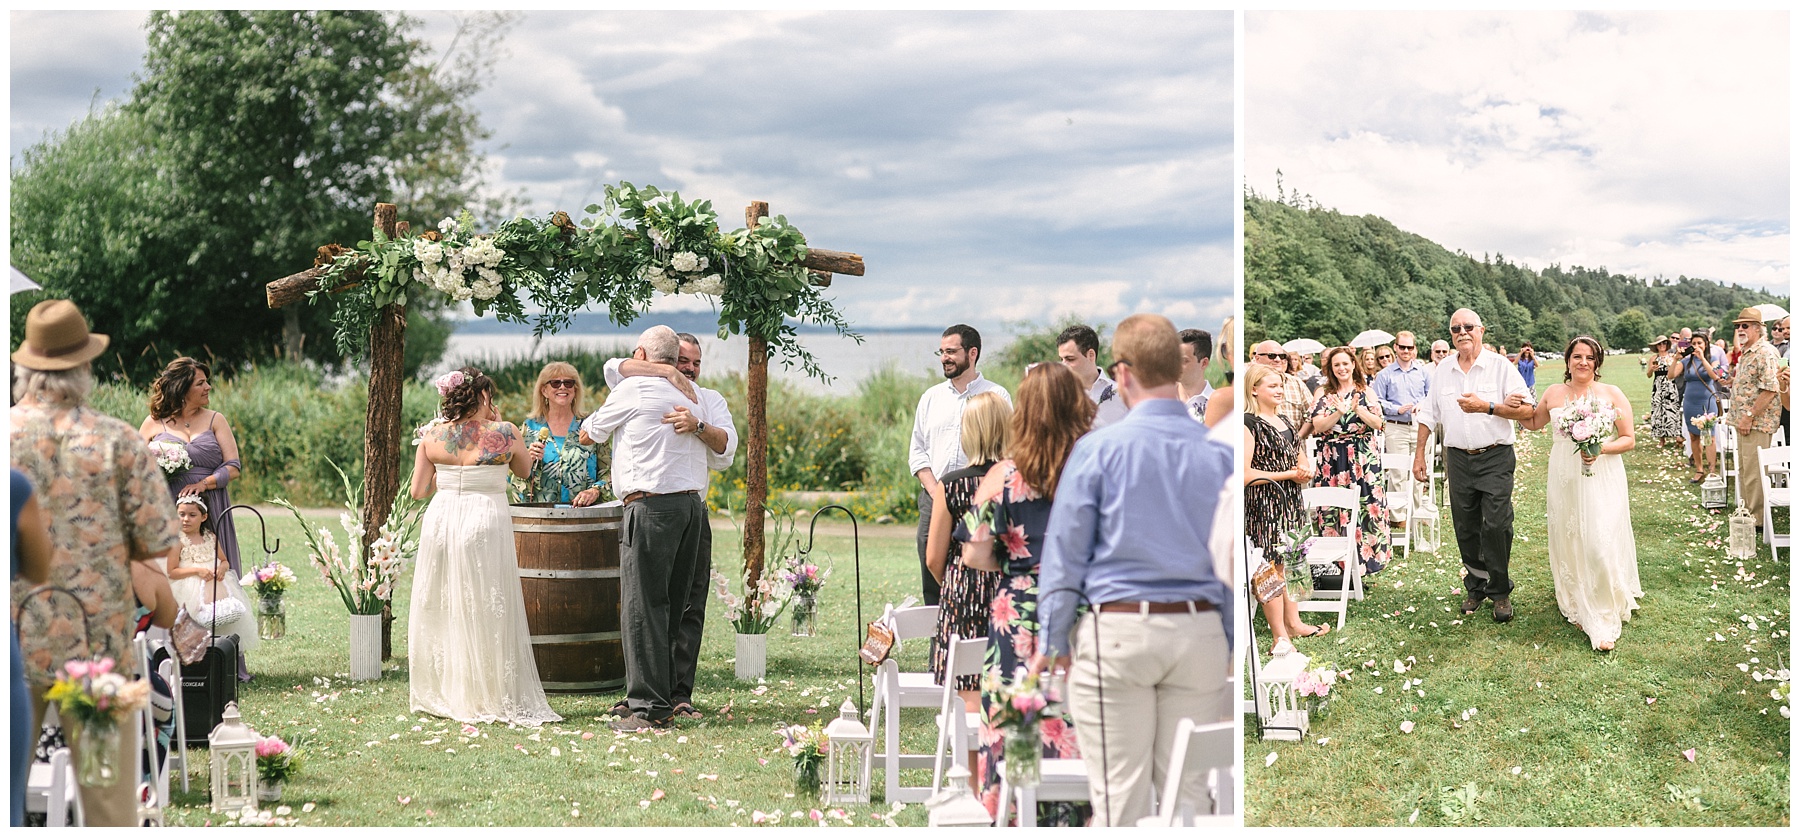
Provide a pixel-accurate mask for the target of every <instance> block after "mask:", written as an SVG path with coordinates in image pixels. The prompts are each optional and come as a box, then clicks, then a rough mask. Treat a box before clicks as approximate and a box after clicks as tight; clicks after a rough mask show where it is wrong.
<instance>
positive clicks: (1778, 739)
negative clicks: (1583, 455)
mask: <svg viewBox="0 0 1800 837" xmlns="http://www.w3.org/2000/svg"><path fill="white" fill-rule="evenodd" d="M1562 371H1563V370H1562V366H1561V364H1560V363H1552V364H1546V365H1545V366H1544V367H1543V368H1541V369H1540V370H1539V371H1538V376H1537V377H1538V390H1539V392H1540V393H1541V392H1542V391H1543V390H1544V389H1545V388H1547V387H1548V386H1549V385H1550V384H1551V383H1554V382H1557V381H1560V380H1561V379H1562ZM1601 373H1602V375H1603V376H1604V380H1605V381H1607V382H1610V383H1614V384H1618V385H1619V386H1621V387H1622V388H1624V390H1625V393H1626V395H1627V397H1629V398H1630V399H1631V403H1632V408H1633V411H1634V412H1635V413H1636V414H1637V419H1638V420H1639V424H1640V430H1639V432H1640V434H1642V435H1639V437H1638V446H1637V449H1636V450H1635V451H1633V452H1631V453H1630V454H1628V455H1627V457H1626V461H1625V467H1626V471H1627V475H1628V478H1629V480H1630V483H1631V510H1632V525H1633V530H1634V531H1633V535H1634V536H1635V538H1636V539H1637V548H1638V567H1639V572H1640V574H1641V577H1642V583H1643V588H1644V593H1645V595H1644V598H1643V599H1642V600H1641V604H1642V610H1639V611H1638V612H1637V613H1636V614H1635V615H1634V617H1633V618H1632V620H1631V621H1630V622H1627V623H1626V625H1625V631H1624V636H1623V637H1621V639H1620V640H1619V643H1618V648H1617V650H1615V651H1613V652H1612V653H1610V654H1600V653H1596V652H1594V651H1593V650H1591V648H1590V647H1589V644H1588V640H1587V637H1586V635H1585V634H1582V633H1581V632H1580V631H1578V630H1577V629H1576V628H1575V627H1574V626H1572V625H1570V624H1568V623H1567V622H1566V621H1565V620H1564V619H1563V618H1562V617H1561V615H1560V614H1559V613H1558V611H1557V608H1556V599H1555V594H1554V592H1553V590H1552V587H1551V580H1550V572H1549V566H1548V563H1549V559H1548V556H1547V554H1546V552H1545V546H1544V544H1545V521H1544V507H1545V496H1544V474H1545V467H1546V461H1547V456H1548V453H1549V449H1550V438H1549V431H1548V430H1545V431H1540V432H1536V433H1522V434H1521V440H1520V441H1521V444H1520V447H1519V470H1518V484H1517V490H1516V493H1515V495H1514V501H1515V503H1516V508H1517V515H1516V523H1515V529H1516V533H1517V540H1516V541H1515V542H1514V544H1513V553H1512V565H1511V572H1512V576H1513V579H1514V584H1515V590H1514V593H1513V596H1512V601H1513V607H1514V611H1515V616H1514V618H1513V621H1512V622H1511V623H1509V624H1505V625H1501V624H1496V623H1495V622H1494V621H1493V617H1492V610H1491V604H1487V605H1485V606H1484V607H1483V608H1482V610H1481V611H1480V612H1478V613H1477V614H1476V615H1475V616H1474V617H1471V618H1469V619H1467V620H1465V619H1463V618H1461V614H1460V613H1458V612H1457V611H1456V608H1457V606H1458V605H1459V604H1460V602H1461V599H1462V585H1461V581H1460V573H1461V561H1460V559H1459V558H1458V557H1457V553H1456V548H1455V542H1454V539H1453V537H1452V536H1451V534H1450V521H1449V512H1448V510H1447V509H1446V510H1445V511H1444V513H1443V516H1442V518H1441V520H1442V523H1441V526H1442V531H1443V533H1444V535H1443V538H1442V539H1443V541H1444V542H1445V545H1444V547H1443V548H1441V549H1440V550H1439V552H1438V553H1437V554H1432V553H1418V554H1413V553H1410V552H1408V553H1407V554H1406V556H1405V557H1404V558H1403V559H1399V560H1396V561H1394V562H1393V563H1392V564H1391V565H1390V566H1389V567H1388V568H1387V569H1386V570H1384V571H1383V572H1382V573H1380V574H1379V575H1376V576H1372V577H1370V578H1369V585H1368V591H1369V595H1368V598H1367V599H1366V600H1364V601H1361V602H1353V603H1351V605H1350V617H1349V620H1348V621H1347V622H1346V624H1345V629H1344V630H1343V631H1342V632H1341V633H1340V632H1336V631H1334V632H1333V633H1332V634H1330V635H1329V636H1328V637H1325V638H1321V639H1317V640H1301V641H1299V642H1298V643H1297V644H1298V646H1299V649H1300V650H1301V651H1302V652H1303V653H1306V654H1308V655H1309V656H1311V657H1312V660H1313V663H1314V664H1315V665H1319V664H1324V665H1331V666H1333V667H1335V668H1336V669H1338V670H1340V671H1343V672H1348V674H1347V675H1345V677H1344V678H1340V680H1339V682H1338V685H1337V686H1336V687H1335V688H1334V692H1335V693H1336V695H1337V698H1336V700H1335V702H1334V703H1333V705H1332V707H1331V712H1330V715H1329V717H1327V718H1325V719H1323V720H1315V721H1314V722H1313V724H1312V728H1311V730H1310V732H1309V734H1308V735H1307V737H1306V739H1305V740H1304V741H1302V742H1264V741H1260V740H1258V739H1257V737H1256V730H1255V721H1254V718H1246V730H1245V733H1246V734H1245V739H1244V764H1245V770H1246V787H1245V793H1244V796H1245V822H1246V824H1249V825H1283V826H1306V825H1315V826H1316V825H1345V826H1347V825H1359V826H1377V825H1404V824H1409V823H1410V824H1416V825H1421V826H1431V825H1435V826H1444V825H1611V826H1618V825H1686V826H1703V825H1761V826H1783V827H1785V826H1787V825H1788V823H1789V795H1788V792H1789V779H1788V776H1789V765H1788V744H1789V722H1788V720H1787V719H1785V718H1783V717H1782V716H1781V715H1780V714H1779V713H1778V711H1777V707H1778V704H1777V703H1776V702H1775V701H1774V700H1771V698H1770V695H1769V692H1770V688H1771V687H1772V686H1773V685H1774V684H1773V683H1772V682H1771V681H1770V680H1769V679H1764V680H1761V681H1759V680H1758V679H1756V677H1755V675H1758V674H1760V675H1762V676H1764V677H1765V678H1768V677H1772V675H1773V672H1774V671H1775V670H1777V669H1786V668H1787V667H1788V666H1789V665H1790V664H1791V657H1790V654H1789V648H1790V637H1789V625H1790V615H1791V614H1790V609H1789V574H1788V571H1789V567H1788V564H1787V563H1786V562H1785V561H1783V562H1776V561H1773V560H1772V559H1771V557H1770V555H1769V551H1768V548H1767V547H1766V546H1765V547H1763V549H1762V551H1761V553H1760V555H1759V556H1758V557H1757V558H1756V559H1754V560H1751V561H1749V562H1747V563H1737V562H1734V561H1730V560H1727V559H1726V556H1725V537H1726V531H1727V528H1726V524H1725V520H1726V518H1725V517H1724V516H1723V515H1718V514H1711V513H1708V512H1707V511H1706V510H1704V509H1702V508H1700V506H1699V490H1698V488H1697V487H1694V486H1690V485H1689V484H1688V483H1687V476H1688V475H1689V474H1690V473H1691V471H1688V470H1686V468H1685V466H1686V457H1685V455H1684V454H1681V453H1679V452H1676V451H1674V450H1670V451H1666V452H1665V451H1661V450H1658V447H1657V443H1656V440H1655V439H1653V438H1651V437H1649V436H1648V429H1647V427H1645V426H1644V425H1643V420H1644V417H1645V415H1646V414H1647V413H1648V411H1649V403H1650V402H1649V382H1648V381H1647V380H1646V379H1645V378H1644V376H1643V373H1642V371H1641V368H1640V367H1639V366H1638V364H1637V358H1636V357H1633V356H1623V357H1612V358H1608V359H1607V362H1606V364H1605V366H1604V367H1603V368H1602V370H1601ZM1442 502H1443V501H1442V500H1441V499H1440V504H1442ZM1777 525H1783V526H1785V523H1783V522H1782V521H1781V520H1780V519H1779V518H1778V520H1777ZM1620 534H1621V537H1623V536H1624V533H1620ZM1307 615H1308V616H1310V617H1312V618H1311V619H1310V620H1309V621H1313V622H1317V621H1319V619H1320V615H1319V614H1316V613H1312V614H1307ZM1257 628H1258V633H1259V637H1260V639H1261V645H1262V647H1261V649H1260V650H1261V651H1262V652H1263V653H1265V654H1266V653H1267V651H1268V634H1267V632H1266V626H1265V625H1264V624H1263V623H1262V621H1261V619H1260V617H1259V618H1258V621H1257ZM1397 664H1398V665H1400V666H1401V667H1402V668H1404V669H1405V671H1404V672H1403V673H1397V672H1396V670H1395V667H1396V665H1397ZM1405 721H1411V722H1412V723H1413V727H1412V731H1411V732H1410V733H1404V732H1402V730H1401V724H1402V722H1405ZM1270 759H1273V761H1272V762H1271V761H1269V760H1270Z"/></svg>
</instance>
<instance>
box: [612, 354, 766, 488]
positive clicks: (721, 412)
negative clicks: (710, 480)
mask: <svg viewBox="0 0 1800 837" xmlns="http://www.w3.org/2000/svg"><path fill="white" fill-rule="evenodd" d="M624 364H625V359H624V358H620V357H615V358H613V359H612V360H609V361H607V362H606V367H605V370H604V372H605V375H606V388H607V389H618V388H619V382H620V381H623V380H625V376H624V374H623V373H621V372H620V371H619V370H621V369H623V368H624ZM694 393H695V394H696V395H698V396H700V404H699V406H698V407H695V406H694V405H693V404H692V403H690V402H689V401H688V400H687V399H686V398H685V397H684V398H682V399H681V401H680V402H679V403H678V404H677V405H676V406H681V407H687V408H688V409H689V410H692V411H693V412H694V415H695V416H696V417H698V418H699V419H700V420H701V421H703V422H706V424H707V426H709V427H717V428H719V429H720V430H723V431H725V450H724V452H722V453H713V449H712V447H711V446H710V445H709V446H707V448H706V467H708V468H711V469H713V470H714V471H723V470H725V469H726V468H730V467H731V460H732V459H733V458H734V457H736V456H737V446H738V434H737V427H736V426H735V425H733V424H732V421H731V407H730V406H728V405H727V404H726V403H725V396H723V395H720V394H718V393H717V392H714V391H712V390H710V389H707V388H706V387H703V386H700V385H699V384H698V383H696V384H694ZM701 444H703V445H704V444H706V443H705V442H702V443H701Z"/></svg>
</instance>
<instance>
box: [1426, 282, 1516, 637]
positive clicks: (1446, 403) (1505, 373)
mask: <svg viewBox="0 0 1800 837" xmlns="http://www.w3.org/2000/svg"><path fill="white" fill-rule="evenodd" d="M1485 331H1486V328H1485V327H1483V326H1482V324H1481V317H1480V316H1479V315H1477V314H1476V313H1475V312H1474V311H1470V310H1469V309H1467V308H1461V309H1458V310H1457V311H1456V313H1454V314H1451V315H1450V339H1451V341H1452V342H1454V343H1455V344H1456V354H1455V355H1452V356H1451V357H1448V358H1445V359H1444V360H1443V361H1441V362H1439V363H1438V365H1437V368H1436V369H1435V370H1433V372H1432V376H1431V391H1430V393H1429V394H1428V395H1427V396H1426V397H1425V399H1424V400H1423V401H1421V402H1420V403H1419V409H1418V411H1417V413H1418V419H1417V424H1416V427H1417V431H1416V432H1417V438H1416V440H1415V441H1416V443H1417V444H1416V446H1415V449H1414V453H1413V478H1414V479H1416V480H1418V481H1420V482H1424V481H1425V480H1427V479H1430V478H1431V474H1430V473H1429V472H1428V471H1427V469H1426V466H1425V446H1426V445H1427V444H1429V443H1430V440H1431V430H1432V428H1433V427H1438V428H1440V429H1441V430H1442V431H1443V439H1444V472H1445V476H1446V478H1447V483H1448V486H1449V495H1450V520H1451V523H1453V524H1454V525H1455V527H1456V546H1457V549H1458V550H1459V551H1460V552H1461V553H1462V562H1463V568H1464V569H1465V570H1467V574H1466V575H1464V576H1463V590H1464V591H1465V592H1466V596H1465V597H1464V598H1463V603H1462V614H1463V615H1464V616H1470V615H1473V614H1474V613H1475V611H1476V610H1479V609H1480V608H1481V600H1482V599H1492V600H1493V601H1494V621H1495V622H1509V621H1511V620H1512V617H1513V611H1512V588H1513V584H1512V577H1511V576H1510V575H1508V574H1507V567H1508V565H1509V564H1510V563H1511V561H1512V541H1513V503H1512V493H1513V473H1514V470H1515V469H1516V468H1517V466H1518V459H1517V457H1516V456H1515V455H1514V453H1513V442H1514V440H1515V435H1514V429H1513V422H1514V421H1524V420H1526V419H1529V418H1531V416H1532V413H1533V411H1534V404H1535V401H1534V399H1533V398H1532V393H1531V389H1530V388H1529V387H1527V386H1525V379H1524V378H1521V377H1519V368H1518V367H1517V366H1514V365H1513V364H1511V363H1509V362H1507V360H1506V356H1505V355H1501V354H1497V353H1495V352H1489V351H1485V350H1483V349H1482V344H1481V337H1482V334H1483V332H1485Z"/></svg>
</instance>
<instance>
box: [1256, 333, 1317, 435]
mask: <svg viewBox="0 0 1800 837" xmlns="http://www.w3.org/2000/svg"><path fill="white" fill-rule="evenodd" d="M1251 352H1252V357H1251V358H1250V360H1251V362H1253V363H1260V364H1262V365H1264V366H1267V367H1269V368H1270V369H1273V370H1275V371H1276V372H1278V373H1280V374H1281V404H1280V406H1278V407H1276V408H1275V409H1276V412H1278V413H1280V414H1281V416H1282V417H1283V418H1285V419H1287V420H1288V424H1289V425H1292V426H1293V428H1294V438H1296V439H1304V438H1306V436H1307V435H1308V432H1309V430H1310V428H1311V425H1312V422H1310V421H1307V420H1306V417H1307V414H1308V413H1310V412H1311V411H1312V393H1311V392H1310V391H1308V390H1307V388H1306V383H1305V382H1304V381H1302V380H1300V378H1299V376H1297V375H1290V374H1288V371H1287V368H1288V353H1287V352H1286V351H1285V350H1283V349H1282V348H1281V344H1280V343H1277V342H1275V341H1273V340H1264V341H1262V342H1261V343H1258V344H1256V346H1255V348H1253V349H1251Z"/></svg>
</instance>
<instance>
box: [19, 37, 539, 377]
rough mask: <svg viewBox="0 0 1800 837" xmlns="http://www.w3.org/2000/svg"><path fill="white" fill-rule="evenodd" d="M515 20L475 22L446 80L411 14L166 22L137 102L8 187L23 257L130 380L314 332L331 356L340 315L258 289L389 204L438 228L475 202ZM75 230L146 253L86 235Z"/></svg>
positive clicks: (47, 146)
mask: <svg viewBox="0 0 1800 837" xmlns="http://www.w3.org/2000/svg"><path fill="white" fill-rule="evenodd" d="M508 23H509V19H508V18H505V17H488V18H477V19H470V20H468V21H465V28H466V29H467V30H468V31H467V32H466V34H467V35H468V37H467V39H466V41H464V42H465V43H467V44H470V45H471V48H470V50H469V53H470V54H464V55H461V56H456V57H453V60H452V62H451V66H449V67H448V68H446V69H444V71H443V72H441V73H437V74H434V73H433V72H432V71H433V69H434V68H435V67H437V62H435V61H434V57H433V56H432V54H431V52H430V50H429V49H428V47H427V46H426V45H425V44H424V43H423V42H422V41H419V40H416V39H413V38H410V37H409V33H410V32H411V31H412V30H413V29H415V28H416V26H417V22H416V21H414V20H412V19H410V18H407V17H405V16H402V15H393V14H385V13H378V12H365V11H313V12H282V11H183V12H154V13H152V14H151V16H150V18H149V21H148V22H147V24H146V26H145V29H146V35H147V49H146V52H145V56H144V68H143V72H142V75H141V76H140V77H139V79H138V84H137V86H136V88H135V89H134V90H133V91H132V93H131V94H130V97H129V99H128V100H127V101H126V102H125V103H124V104H123V105H122V106H120V107H118V108H113V109H108V110H105V111H102V112H100V113H97V114H92V115H90V116H89V117H88V118H87V119H85V120H83V121H82V122H80V123H77V124H76V125H75V126H74V127H72V128H71V129H70V130H69V131H68V132H66V133H64V134H60V135H52V136H51V137H49V138H47V139H46V141H45V142H44V143H41V144H39V145H38V146H35V147H34V148H33V149H30V150H28V151H27V152H26V153H25V155H24V159H23V164H22V165H21V166H20V167H19V168H17V169H16V170H15V171H14V172H13V178H12V180H13V192H14V195H15V200H14V203H13V214H12V223H13V247H14V250H13V253H14V262H15V263H16V264H18V265H19V266H20V267H21V268H22V269H24V270H25V271H26V272H27V273H28V274H31V275H32V276H33V277H34V278H36V279H37V280H38V281H40V282H41V283H43V285H44V291H45V295H49V296H57V297H67V298H69V299H73V300H74V301H75V302H76V303H77V304H79V305H81V306H82V308H83V310H84V311H88V312H90V319H91V320H92V321H93V323H94V327H95V328H96V329H97V330H100V331H106V332H109V333H111V334H113V335H114V337H115V341H116V342H115V345H116V346H117V347H118V349H119V352H118V353H117V354H116V355H115V357H114V358H112V359H111V364H109V365H116V366H117V367H118V370H119V371H125V372H128V373H131V374H132V375H134V376H142V375H144V374H146V373H147V372H149V371H151V370H153V369H154V367H155V366H156V365H158V364H157V361H158V360H160V359H164V358H166V357H169V356H173V355H174V354H176V353H193V354H200V355H206V354H208V353H211V354H214V355H216V356H217V357H220V358H222V359H225V360H226V361H227V363H225V364H222V366H223V367H225V368H224V369H222V371H229V366H230V365H232V364H235V363H237V362H242V361H249V360H254V359H256V358H260V357H266V356H269V355H271V354H274V353H275V352H276V350H277V340H276V336H277V335H279V334H281V332H282V329H283V325H284V320H288V321H289V323H290V324H291V325H293V326H296V327H298V328H300V329H302V330H303V331H306V332H310V333H313V334H315V335H317V336H316V337H315V338H314V339H312V340H308V341H306V342H305V352H306V353H307V354H308V355H311V356H313V357H316V358H319V359H322V360H327V361H337V360H339V359H340V358H338V357H337V355H336V353H335V349H334V348H333V346H332V341H331V340H329V339H324V336H325V335H326V334H328V333H329V324H328V322H327V317H328V307H327V306H306V307H305V308H304V309H297V310H296V311H294V312H293V313H292V314H288V315H285V316H284V314H283V313H282V312H277V311H271V310H270V309H269V308H268V307H267V305H266V303H265V302H264V298H263V290H262V286H263V285H264V284H265V283H267V282H268V281H270V280H272V279H275V278H278V277H280V276H283V275H286V274H288V273H292V272H294V271H295V270H298V269H300V268H303V267H305V266H306V265H308V264H310V263H311V262H312V260H313V257H314V252H315V250H316V248H318V247H319V246H320V245H323V244H327V243H332V242H341V243H345V244H354V243H355V242H356V241H358V240H360V239H362V238H366V237H367V235H368V230H369V218H370V212H371V210H372V209H373V207H374V204H375V203H376V202H377V201H383V200H388V201H392V200H399V201H402V202H405V203H406V204H407V205H406V206H405V207H404V210H403V211H404V213H405V214H406V216H407V217H411V218H418V219H421V220H424V219H433V218H436V217H441V216H442V215H443V214H448V213H449V212H451V211H453V210H455V209H457V208H460V207H462V206H464V205H465V204H468V203H470V202H471V201H473V200H474V199H475V196H476V195H478V194H480V192H481V189H482V185H483V184H482V181H481V179H480V170H481V162H482V159H483V157H482V155H481V153H479V152H478V151H476V150H475V149H476V148H477V146H478V144H479V141H480V140H482V139H484V138H485V137H486V136H487V134H486V133H485V131H483V129H482V128H481V126H480V124H479V121H478V118H477V116H476V114H475V113H474V112H472V111H470V110H469V109H468V108H467V107H466V104H465V103H466V101H467V100H468V97H469V96H470V95H471V94H473V92H474V91H475V90H476V89H478V88H479V86H480V82H481V80H482V78H483V72H484V71H485V68H486V67H487V66H488V64H487V63H485V62H486V61H487V59H486V58H484V57H483V55H482V51H483V50H487V51H489V53H488V54H491V49H492V48H493V45H494V44H495V43H496V42H497V40H498V38H499V36H500V34H501V33H502V32H503V31H504V29H505V27H506V25H508ZM119 161H124V165H119ZM20 195H25V196H28V197H27V199H26V200H24V201H21V200H19V199H18V197H17V196H20ZM500 202H501V203H504V202H505V199H504V198H502V199H501V200H500ZM493 205H494V204H492V203H490V204H487V205H486V206H488V207H492V206H493ZM81 230H86V231H88V234H90V235H91V234H92V233H93V231H100V232H101V234H102V235H105V236H121V237H124V238H126V239H135V240H132V241H129V242H128V243H121V242H81V241H75V240H73V239H74V237H75V236H74V233H75V232H76V231H81ZM30 301H32V300H15V302H14V306H13V307H14V311H13V315H14V319H15V320H18V319H19V318H20V317H21V314H20V309H21V308H24V307H28V305H27V303H29V302H30ZM421 313H425V314H432V313H433V312H421ZM439 316H441V315H439ZM14 334H15V342H16V340H17V339H18V329H17V328H15V329H14ZM296 342H298V341H296ZM158 356H161V357H158Z"/></svg>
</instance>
